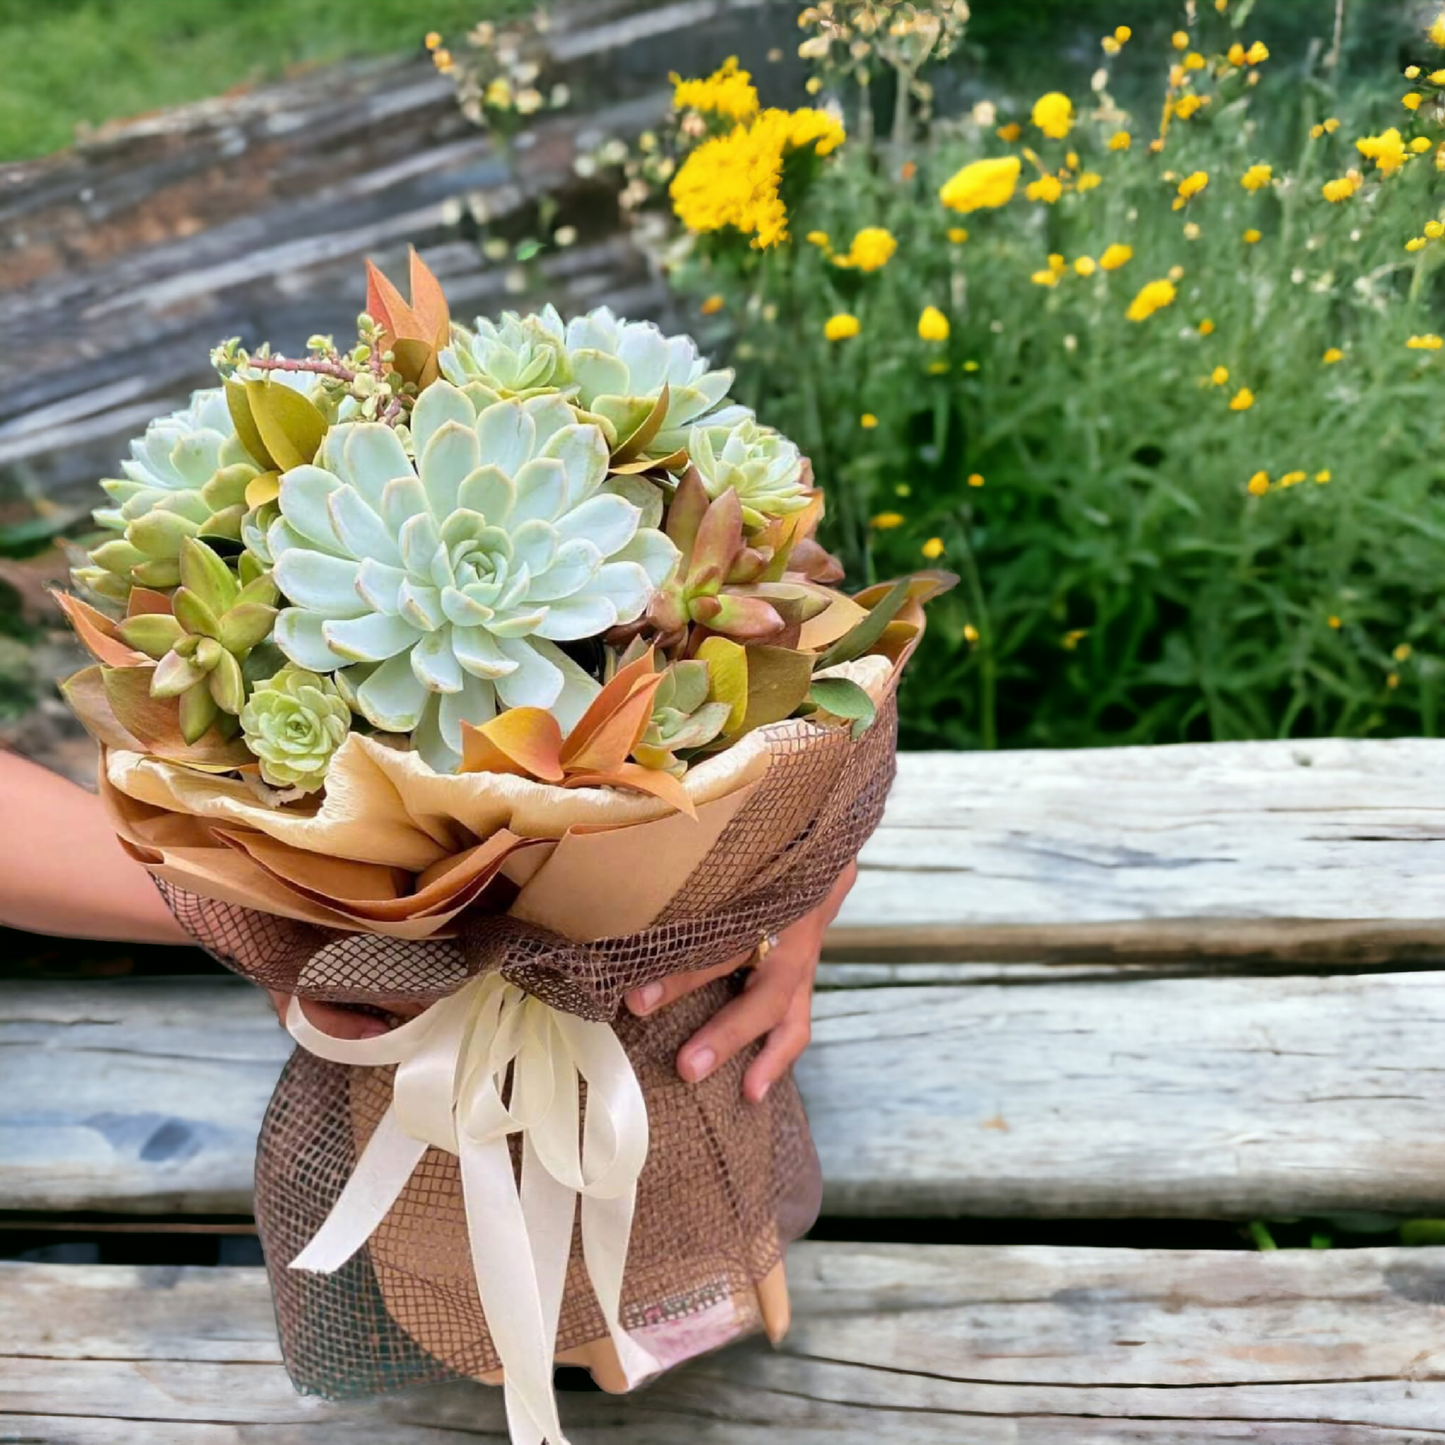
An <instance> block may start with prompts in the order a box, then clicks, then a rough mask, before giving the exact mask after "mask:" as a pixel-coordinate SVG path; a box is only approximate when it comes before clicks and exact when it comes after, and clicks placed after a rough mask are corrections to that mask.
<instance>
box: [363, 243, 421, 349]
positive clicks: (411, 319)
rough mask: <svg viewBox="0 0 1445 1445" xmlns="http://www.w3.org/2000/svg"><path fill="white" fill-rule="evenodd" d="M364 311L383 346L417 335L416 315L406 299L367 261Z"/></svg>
mask: <svg viewBox="0 0 1445 1445" xmlns="http://www.w3.org/2000/svg"><path fill="white" fill-rule="evenodd" d="M366 310H367V314H368V315H369V316H370V317H371V319H372V320H373V321H375V322H376V324H377V325H378V326H379V327H380V328H381V336H380V338H379V339H380V340H381V342H382V346H383V349H385V348H386V347H388V346H389V345H390V343H391V342H393V341H396V340H398V339H399V338H400V337H403V336H416V335H417V334H418V330H417V322H416V315H415V313H414V312H413V311H412V309H411V307H410V306H409V305H408V304H407V301H406V298H405V297H404V296H403V295H402V294H401V292H400V291H398V290H397V289H396V287H395V286H393V285H392V283H391V282H390V281H388V280H387V278H386V276H385V274H384V273H383V272H382V271H381V270H380V268H379V267H378V266H377V265H376V263H375V262H374V261H371V260H368V261H367V263H366Z"/></svg>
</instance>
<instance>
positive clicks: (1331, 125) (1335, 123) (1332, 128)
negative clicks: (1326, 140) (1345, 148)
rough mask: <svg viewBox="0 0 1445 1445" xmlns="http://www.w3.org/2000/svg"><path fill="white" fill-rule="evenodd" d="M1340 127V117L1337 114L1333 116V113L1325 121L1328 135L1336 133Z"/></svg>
mask: <svg viewBox="0 0 1445 1445" xmlns="http://www.w3.org/2000/svg"><path fill="white" fill-rule="evenodd" d="M1339 128H1340V122H1339V119H1338V117H1336V116H1333V115H1332V116H1331V117H1330V118H1329V119H1328V120H1327V121H1326V122H1325V134H1326V135H1334V133H1335V132H1336V131H1337V130H1339Z"/></svg>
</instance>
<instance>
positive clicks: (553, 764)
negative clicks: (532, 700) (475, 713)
mask: <svg viewBox="0 0 1445 1445" xmlns="http://www.w3.org/2000/svg"><path fill="white" fill-rule="evenodd" d="M561 754H562V729H561V727H560V726H558V723H557V719H556V718H554V717H553V716H552V714H551V713H549V712H548V711H547V710H546V709H545V708H540V707H514V708H509V709H508V710H507V711H506V712H503V713H498V714H497V716H496V717H494V718H493V719H492V720H491V721H490V722H487V723H483V724H482V725H481V727H473V726H472V724H471V723H466V722H464V723H463V724H462V763H461V769H460V771H461V772H464V773H510V774H513V775H514V776H517V777H523V778H539V779H540V780H541V781H542V782H544V783H560V782H561V781H562V778H563V776H564V771H565V770H564V769H563V767H562V761H561Z"/></svg>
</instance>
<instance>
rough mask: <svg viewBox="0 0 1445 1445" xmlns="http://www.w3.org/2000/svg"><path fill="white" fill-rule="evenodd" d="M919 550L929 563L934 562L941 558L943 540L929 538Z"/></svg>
mask: <svg viewBox="0 0 1445 1445" xmlns="http://www.w3.org/2000/svg"><path fill="white" fill-rule="evenodd" d="M919 550H920V551H921V552H922V553H923V555H924V556H925V557H927V558H928V560H929V561H930V562H936V561H937V560H938V559H939V558H940V557H941V556H943V538H942V537H930V538H929V539H928V540H927V541H926V542H925V543H924V544H923V546H922V547H921V548H919Z"/></svg>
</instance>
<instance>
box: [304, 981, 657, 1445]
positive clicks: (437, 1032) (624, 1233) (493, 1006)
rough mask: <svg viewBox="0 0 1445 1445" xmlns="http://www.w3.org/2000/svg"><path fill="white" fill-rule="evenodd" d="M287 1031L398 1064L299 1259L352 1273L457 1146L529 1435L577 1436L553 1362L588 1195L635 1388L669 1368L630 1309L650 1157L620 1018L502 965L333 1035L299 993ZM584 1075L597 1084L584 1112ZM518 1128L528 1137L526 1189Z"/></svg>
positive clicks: (591, 1258)
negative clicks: (575, 1227)
mask: <svg viewBox="0 0 1445 1445" xmlns="http://www.w3.org/2000/svg"><path fill="white" fill-rule="evenodd" d="M286 1027H287V1029H289V1030H290V1033H291V1036H292V1037H293V1038H294V1039H295V1040H296V1042H297V1043H298V1044H300V1045H301V1046H302V1048H304V1049H307V1050H309V1051H310V1052H311V1053H313V1054H316V1055H318V1056H319V1057H320V1058H323V1059H330V1060H331V1061H332V1062H333V1063H338V1064H353V1065H360V1066H363V1067H376V1066H378V1065H383V1064H396V1065H397V1066H398V1067H397V1071H396V1081H395V1085H394V1093H393V1097H392V1102H391V1105H390V1107H388V1109H387V1111H386V1113H385V1114H384V1115H383V1116H382V1120H381V1123H380V1124H379V1125H378V1126H377V1128H376V1132H375V1133H374V1134H373V1135H372V1137H371V1140H370V1142H369V1143H368V1144H367V1146H366V1148H365V1149H364V1150H363V1151H362V1155H361V1158H360V1159H359V1160H358V1161H357V1164H356V1169H355V1171H354V1172H353V1173H352V1175H351V1178H350V1179H349V1180H348V1181H347V1183H346V1187H345V1188H344V1189H343V1190H342V1192H341V1196H340V1198H338V1199H337V1201H336V1205H335V1207H334V1208H333V1209H332V1211H331V1213H330V1214H329V1215H328V1216H327V1218H326V1222H325V1223H324V1224H323V1225H322V1226H321V1228H320V1229H319V1230H317V1232H316V1235H315V1237H314V1238H313V1239H312V1240H311V1243H310V1244H308V1245H307V1246H306V1248H305V1249H304V1250H302V1251H301V1253H300V1254H299V1255H297V1256H296V1258H295V1259H294V1260H292V1261H291V1268H292V1269H304V1270H314V1271H317V1272H318V1273H321V1274H331V1273H333V1272H334V1271H336V1270H338V1269H340V1268H341V1266H342V1265H343V1264H345V1263H346V1261H347V1260H348V1259H350V1258H351V1256H352V1255H354V1254H355V1253H356V1251H357V1250H358V1249H360V1248H361V1247H362V1245H363V1244H365V1243H366V1241H367V1240H368V1239H369V1238H370V1237H371V1235H372V1234H373V1232H374V1231H375V1230H376V1229H377V1227H378V1226H379V1225H380V1224H381V1222H382V1220H383V1219H384V1218H385V1216H386V1214H387V1211H388V1210H390V1208H391V1207H392V1205H393V1204H394V1203H395V1202H396V1200H397V1197H398V1196H399V1195H400V1193H401V1191H402V1190H403V1189H404V1188H405V1187H406V1183H407V1180H408V1179H410V1178H411V1174H412V1171H413V1170H414V1169H415V1168H416V1167H417V1165H418V1164H419V1163H420V1162H421V1159H422V1156H423V1155H424V1154H425V1153H426V1151H427V1149H428V1148H437V1149H445V1150H447V1151H448V1153H451V1154H455V1155H457V1157H458V1159H459V1160H460V1163H461V1179H462V1194H463V1199H464V1202H465V1205H466V1216H467V1233H468V1236H469V1238H470V1242H471V1252H472V1264H473V1267H474V1268H475V1270H476V1276H477V1291H478V1294H479V1295H480V1297H481V1302H482V1312H483V1314H484V1315H485V1316H486V1321H487V1328H488V1330H490V1331H491V1335H492V1341H493V1343H494V1344H495V1346H496V1349H497V1354H498V1356H499V1358H500V1359H501V1362H502V1369H503V1372H504V1374H505V1377H506V1378H505V1394H506V1406H507V1423H508V1426H509V1428H510V1430H511V1436H512V1440H513V1441H514V1442H515V1445H543V1442H546V1445H567V1442H566V1440H565V1438H564V1436H563V1434H562V1427H561V1423H560V1422H559V1420H558V1417H557V1401H556V1397H555V1395H554V1394H553V1391H552V1367H553V1361H554V1356H555V1352H556V1342H557V1322H558V1317H559V1314H560V1311H561V1308H562V1294H563V1290H564V1288H565V1285H566V1281H567V1261H568V1258H569V1256H570V1254H571V1249H572V1224H573V1218H574V1215H575V1213H576V1207H577V1199H578V1196H579V1195H580V1196H581V1199H582V1253H583V1260H584V1262H585V1264H586V1266H587V1275H588V1278H589V1279H590V1280H591V1282H592V1288H593V1290H594V1291H595V1292H596V1295H597V1302H598V1304H599V1305H600V1306H601V1307H602V1315H603V1318H604V1319H605V1320H606V1321H607V1328H608V1331H609V1333H610V1335H611V1337H612V1343H613V1345H614V1346H615V1348H616V1350H617V1357H618V1360H619V1362H620V1363H621V1366H622V1368H623V1371H624V1372H625V1373H626V1376H627V1382H628V1385H629V1386H633V1385H636V1384H638V1383H639V1382H640V1381H641V1380H642V1379H644V1378H646V1377H647V1376H648V1375H651V1374H655V1373H657V1371H658V1370H659V1368H660V1366H659V1365H658V1363H657V1361H656V1360H655V1359H653V1357H652V1356H651V1355H650V1354H649V1353H648V1352H647V1351H646V1350H645V1349H643V1348H642V1346H641V1345H639V1344H638V1343H637V1342H636V1341H635V1340H634V1339H633V1338H632V1337H631V1336H630V1335H629V1334H628V1333H627V1332H626V1331H625V1330H624V1329H623V1328H622V1325H621V1322H620V1320H619V1318H618V1311H619V1308H620V1305H621V1297H622V1274H623V1268H624V1266H625V1265H626V1262H627V1244H628V1239H629V1237H630V1236H631V1233H632V1215H633V1210H634V1207H635V1205H636V1201H637V1180H638V1177H639V1175H640V1174H641V1173H642V1166H643V1162H644V1161H645V1159H646V1158H647V1106H646V1104H645V1102H644V1100H643V1097H642V1089H641V1086H640V1085H639V1084H638V1082H637V1076H636V1075H635V1074H634V1073H633V1071H632V1065H631V1063H630V1062H629V1060H628V1058H627V1055H626V1053H625V1052H624V1051H623V1048H622V1045H621V1043H620V1042H619V1041H618V1038H617V1035H616V1034H615V1033H614V1032H613V1031H612V1028H611V1027H610V1026H609V1025H608V1024H605V1023H591V1022H588V1021H587V1020H585V1019H579V1018H577V1017H575V1016H574V1015H571V1014H566V1013H562V1012H560V1011H559V1010H557V1009H554V1008H551V1007H549V1006H548V1005H547V1004H545V1003H543V1002H542V1001H541V1000H540V999H536V998H532V997H530V996H529V995H528V994H525V993H523V992H522V990H521V989H519V988H517V987H516V986H515V985H513V984H510V983H506V982H504V981H503V980H502V978H501V977H500V975H497V974H487V975H485V976H482V977H479V978H475V979H473V980H471V982H469V983H467V984H465V985H463V987H462V988H460V989H458V990H457V992H456V993H454V994H452V995H451V996H450V997H448V998H445V999H443V1000H442V1001H441V1002H440V1003H436V1004H433V1005H432V1006H431V1008H429V1009H427V1011H426V1012H425V1013H423V1014H421V1015H419V1016H418V1017H417V1018H415V1019H412V1020H411V1021H410V1022H408V1023H405V1024H402V1025H401V1027H400V1028H397V1029H393V1030H392V1031H391V1032H390V1033H388V1034H383V1035H381V1036H379V1037H377V1038H370V1039H356V1040H349V1039H337V1038H333V1037H332V1036H331V1035H330V1034H324V1033H322V1032H321V1031H320V1030H319V1029H317V1028H316V1027H315V1026H314V1025H313V1024H312V1023H311V1022H310V1021H309V1020H308V1019H307V1017H306V1015H305V1014H304V1013H303V1012H302V1009H301V1005H300V1003H299V1001H298V1000H297V999H294V998H293V999H292V1000H291V1005H290V1008H289V1010H288V1012H287V1015H286ZM509 1067H510V1069H511V1073H512V1089H511V1095H510V1098H509V1100H508V1102H507V1103H505V1104H504V1103H503V1102H502V1090H503V1088H504V1086H505V1082H506V1077H507V1072H508V1069H509ZM579 1078H583V1079H586V1080H587V1112H586V1119H585V1123H584V1122H582V1121H581V1119H580V1107H579V1097H578V1079H579ZM579 1124H580V1125H581V1127H580V1130H579ZM579 1132H580V1134H581V1147H580V1149H579V1146H578V1136H579ZM511 1134H521V1136H522V1177H521V1187H520V1190H519V1189H518V1185H517V1180H516V1176H515V1175H514V1173H513V1169H512V1155H511V1151H510V1149H509V1148H508V1146H507V1139H508V1136H509V1135H511Z"/></svg>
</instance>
